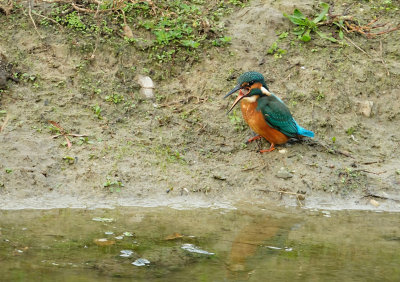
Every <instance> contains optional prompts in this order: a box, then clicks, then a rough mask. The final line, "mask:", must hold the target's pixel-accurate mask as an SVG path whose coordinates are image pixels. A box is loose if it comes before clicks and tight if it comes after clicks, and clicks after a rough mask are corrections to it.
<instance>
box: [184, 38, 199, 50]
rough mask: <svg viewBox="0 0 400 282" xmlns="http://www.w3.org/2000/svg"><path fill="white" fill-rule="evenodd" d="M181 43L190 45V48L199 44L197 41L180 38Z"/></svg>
mask: <svg viewBox="0 0 400 282" xmlns="http://www.w3.org/2000/svg"><path fill="white" fill-rule="evenodd" d="M181 43H182V45H183V46H186V47H191V48H197V47H199V46H200V43H199V42H196V41H193V40H181Z"/></svg>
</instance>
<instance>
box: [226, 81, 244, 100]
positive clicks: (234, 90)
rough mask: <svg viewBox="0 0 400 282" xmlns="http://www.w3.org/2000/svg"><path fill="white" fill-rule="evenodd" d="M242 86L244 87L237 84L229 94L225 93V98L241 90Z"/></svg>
mask: <svg viewBox="0 0 400 282" xmlns="http://www.w3.org/2000/svg"><path fill="white" fill-rule="evenodd" d="M240 88H242V87H241V86H240V84H238V85H236V86H235V88H233V89H232V90H231V91H229V93H228V94H226V95H225V97H224V99H225V98H226V97H228V96H230V95H232V94H233V93H235V92H236V91H238V90H240Z"/></svg>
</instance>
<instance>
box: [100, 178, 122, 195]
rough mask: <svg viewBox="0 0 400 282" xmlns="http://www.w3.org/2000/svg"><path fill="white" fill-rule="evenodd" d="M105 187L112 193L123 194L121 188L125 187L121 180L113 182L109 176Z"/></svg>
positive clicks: (104, 184)
mask: <svg viewBox="0 0 400 282" xmlns="http://www.w3.org/2000/svg"><path fill="white" fill-rule="evenodd" d="M103 187H106V188H108V189H109V190H110V192H112V193H113V192H121V187H124V184H122V182H121V181H119V180H112V179H111V177H109V176H107V180H106V182H104V183H103Z"/></svg>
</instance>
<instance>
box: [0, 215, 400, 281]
mask: <svg viewBox="0 0 400 282" xmlns="http://www.w3.org/2000/svg"><path fill="white" fill-rule="evenodd" d="M96 218H97V220H100V221H95V220H93V219H96ZM108 219H112V221H111V222H106V220H108ZM0 227H1V230H0V232H1V233H0V280H1V281H114V280H115V281H400V215H399V214H394V213H376V212H356V211H341V212H334V211H330V212H327V211H310V210H301V209H294V208H293V209H291V208H286V209H283V208H282V209H262V208H260V207H253V208H251V209H250V210H249V209H246V210H241V209H238V210H220V209H195V210H174V209H168V208H119V209H115V210H74V209H60V210H22V211H0ZM99 239H100V240H99ZM105 239H107V241H105ZM121 251H124V252H121ZM130 251H132V254H130ZM194 251H197V252H194ZM121 254H122V255H123V254H125V257H124V256H121ZM140 258H142V259H145V260H142V261H141V262H146V263H145V265H144V266H135V265H133V264H132V263H133V262H135V261H136V262H140V261H137V259H140ZM146 260H148V261H149V263H147V261H146Z"/></svg>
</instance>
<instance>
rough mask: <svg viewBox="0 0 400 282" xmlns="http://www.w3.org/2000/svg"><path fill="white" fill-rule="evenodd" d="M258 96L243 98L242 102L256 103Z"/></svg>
mask: <svg viewBox="0 0 400 282" xmlns="http://www.w3.org/2000/svg"><path fill="white" fill-rule="evenodd" d="M257 98H258V95H253V96H250V97H245V98H243V100H244V101H246V102H247V103H254V102H255V101H257Z"/></svg>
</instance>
